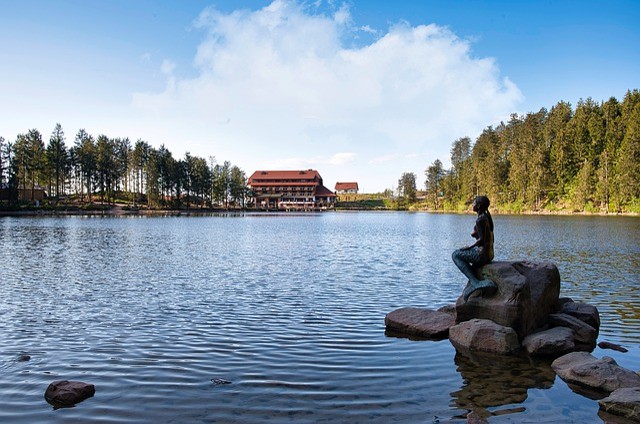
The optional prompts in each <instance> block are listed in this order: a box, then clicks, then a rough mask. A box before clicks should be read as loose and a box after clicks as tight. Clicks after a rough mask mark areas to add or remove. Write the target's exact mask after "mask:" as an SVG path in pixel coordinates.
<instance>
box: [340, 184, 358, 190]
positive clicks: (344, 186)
mask: <svg viewBox="0 0 640 424" xmlns="http://www.w3.org/2000/svg"><path fill="white" fill-rule="evenodd" d="M337 190H358V183H356V182H348V183H336V191H337Z"/></svg>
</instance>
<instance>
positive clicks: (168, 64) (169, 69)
mask: <svg viewBox="0 0 640 424" xmlns="http://www.w3.org/2000/svg"><path fill="white" fill-rule="evenodd" d="M175 69H176V64H175V63H173V62H172V61H170V60H168V59H165V60H163V61H162V65H160V71H161V72H162V73H163V74H164V75H166V76H171V75H173V71H174V70H175Z"/></svg>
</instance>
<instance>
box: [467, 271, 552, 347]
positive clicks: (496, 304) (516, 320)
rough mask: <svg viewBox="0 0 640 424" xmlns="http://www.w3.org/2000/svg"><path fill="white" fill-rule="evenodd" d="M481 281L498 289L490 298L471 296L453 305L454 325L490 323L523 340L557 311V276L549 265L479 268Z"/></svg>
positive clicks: (543, 324) (541, 326)
mask: <svg viewBox="0 0 640 424" xmlns="http://www.w3.org/2000/svg"><path fill="white" fill-rule="evenodd" d="M482 274H483V278H488V279H490V280H491V281H493V282H495V283H496V285H497V286H498V289H497V291H496V292H495V293H494V294H492V295H488V296H487V295H483V294H481V295H472V296H471V297H470V298H469V300H468V301H467V302H466V303H464V302H463V299H462V297H461V298H459V299H458V302H457V303H456V322H457V323H461V322H464V321H468V320H470V319H473V318H480V319H487V320H491V321H493V322H495V323H497V324H500V325H502V326H505V327H510V328H513V329H514V330H515V332H516V333H517V335H518V337H519V338H520V339H521V340H522V339H524V338H525V337H526V336H528V335H529V334H531V333H533V332H534V331H535V330H536V329H539V328H543V327H545V326H546V325H547V321H548V317H549V314H552V313H555V312H557V310H558V299H559V295H560V273H559V272H558V268H557V267H556V266H555V265H554V264H552V263H548V262H542V263H536V262H528V261H516V262H493V263H490V264H488V265H485V266H484V267H483V268H482Z"/></svg>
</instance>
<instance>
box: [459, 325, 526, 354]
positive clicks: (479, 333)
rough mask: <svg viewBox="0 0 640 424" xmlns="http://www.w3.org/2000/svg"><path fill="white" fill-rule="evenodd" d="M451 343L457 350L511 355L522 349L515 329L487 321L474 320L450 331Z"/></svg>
mask: <svg viewBox="0 0 640 424" xmlns="http://www.w3.org/2000/svg"><path fill="white" fill-rule="evenodd" d="M449 341H451V343H452V344H453V346H454V347H455V348H456V349H460V350H462V351H465V350H467V351H470V352H487V353H497V354H501V355H510V354H513V353H515V352H517V351H518V350H519V349H520V343H518V335H517V334H516V332H515V331H514V330H513V328H509V327H505V326H502V325H500V324H496V323H495V322H493V321H489V320H486V319H472V320H469V321H465V322H462V323H460V324H457V325H454V326H453V327H451V328H450V329H449Z"/></svg>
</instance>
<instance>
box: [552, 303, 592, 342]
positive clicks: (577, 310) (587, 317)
mask: <svg viewBox="0 0 640 424" xmlns="http://www.w3.org/2000/svg"><path fill="white" fill-rule="evenodd" d="M560 312H561V313H563V314H567V315H571V316H572V317H576V318H578V319H579V320H580V321H582V322H586V323H587V324H589V325H590V326H591V327H593V328H594V329H595V330H596V336H597V335H598V332H599V330H600V313H599V312H598V308H596V307H595V306H593V305H589V304H587V303H584V302H574V301H573V300H570V299H569V301H565V302H563V303H562V308H561V309H560Z"/></svg>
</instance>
